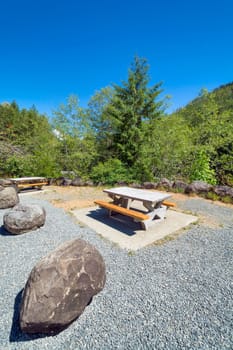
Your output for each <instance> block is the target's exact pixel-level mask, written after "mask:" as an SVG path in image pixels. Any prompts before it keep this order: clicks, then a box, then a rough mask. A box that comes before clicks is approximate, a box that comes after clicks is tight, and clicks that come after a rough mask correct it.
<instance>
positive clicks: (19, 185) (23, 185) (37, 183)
mask: <svg viewBox="0 0 233 350" xmlns="http://www.w3.org/2000/svg"><path fill="white" fill-rule="evenodd" d="M47 184H48V182H36V183H35V182H33V183H22V184H17V187H18V188H24V187H33V186H43V185H47Z"/></svg>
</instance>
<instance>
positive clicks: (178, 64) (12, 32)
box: [0, 0, 233, 116]
mask: <svg viewBox="0 0 233 350" xmlns="http://www.w3.org/2000/svg"><path fill="white" fill-rule="evenodd" d="M0 13H1V17H0V38H1V41H0V102H4V101H9V102H11V101H12V100H15V101H16V102H17V103H18V104H19V105H20V107H25V108H29V107H31V106H32V105H33V104H34V105H35V106H36V108H37V110H38V111H39V112H41V113H47V115H49V116H50V115H51V111H52V110H54V109H57V108H58V106H59V105H60V104H61V103H64V102H65V101H66V98H67V97H68V96H69V95H70V94H76V95H78V97H79V99H80V104H81V106H85V105H86V104H87V102H88V100H89V99H90V97H91V96H92V95H93V94H94V93H95V92H96V91H97V90H100V89H101V88H103V87H105V86H107V85H109V84H111V83H117V84H120V82H121V81H122V80H125V79H127V74H128V69H129V67H130V64H131V62H132V61H133V58H134V56H135V55H138V56H140V57H145V58H147V60H148V62H149V64H150V76H151V84H155V83H157V82H159V81H163V88H164V93H165V94H167V95H171V96H172V98H171V104H172V106H171V107H170V109H169V111H172V110H175V109H176V108H178V107H181V106H183V105H185V104H186V103H187V102H189V101H190V100H192V99H193V98H195V97H196V96H197V94H198V93H199V91H200V89H201V88H207V89H208V90H212V89H213V88H215V87H217V86H219V85H222V84H225V83H228V82H231V81H233V1H232V0H218V1H217V0H160V1H156V0H142V1H141V0H140V1H139V0H76V1H75V0H66V1H65V0H30V1H29V0H7V1H6V0H5V1H4V0H0Z"/></svg>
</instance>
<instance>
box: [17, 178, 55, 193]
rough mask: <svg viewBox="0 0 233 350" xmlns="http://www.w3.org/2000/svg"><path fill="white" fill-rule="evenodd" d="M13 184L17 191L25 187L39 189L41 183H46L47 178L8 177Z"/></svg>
mask: <svg viewBox="0 0 233 350" xmlns="http://www.w3.org/2000/svg"><path fill="white" fill-rule="evenodd" d="M10 180H11V181H12V183H13V184H14V185H15V187H16V189H17V191H20V190H22V189H25V188H34V187H36V188H37V189H41V188H42V186H43V185H47V184H48V180H47V179H46V178H45V177H38V176H33V177H14V178H11V179H10Z"/></svg>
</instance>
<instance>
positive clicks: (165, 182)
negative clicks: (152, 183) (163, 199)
mask: <svg viewBox="0 0 233 350" xmlns="http://www.w3.org/2000/svg"><path fill="white" fill-rule="evenodd" d="M172 185H173V182H172V181H169V180H168V179H166V178H165V177H164V178H162V179H161V180H160V181H159V183H158V187H160V188H165V189H167V190H170V189H171V188H172Z"/></svg>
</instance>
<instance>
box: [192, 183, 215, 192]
mask: <svg viewBox="0 0 233 350" xmlns="http://www.w3.org/2000/svg"><path fill="white" fill-rule="evenodd" d="M212 189H213V186H212V185H209V184H207V183H206V182H204V181H193V182H192V183H191V184H189V185H187V186H186V188H185V193H192V192H193V193H207V192H209V191H211V190H212Z"/></svg>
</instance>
